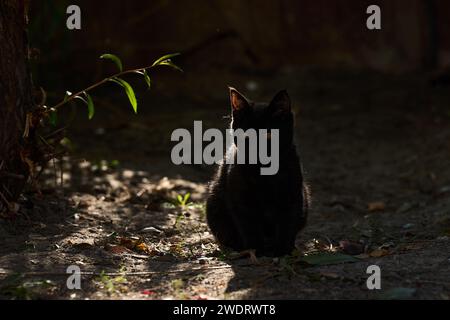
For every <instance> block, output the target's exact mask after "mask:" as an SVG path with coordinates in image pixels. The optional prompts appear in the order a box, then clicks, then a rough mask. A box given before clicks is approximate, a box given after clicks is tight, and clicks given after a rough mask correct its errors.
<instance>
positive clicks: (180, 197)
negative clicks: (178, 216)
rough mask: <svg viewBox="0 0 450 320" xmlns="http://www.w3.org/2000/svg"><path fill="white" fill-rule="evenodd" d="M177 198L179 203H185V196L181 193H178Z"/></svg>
mask: <svg viewBox="0 0 450 320" xmlns="http://www.w3.org/2000/svg"><path fill="white" fill-rule="evenodd" d="M177 200H178V203H179V204H183V197H182V196H181V194H179V195H177Z"/></svg>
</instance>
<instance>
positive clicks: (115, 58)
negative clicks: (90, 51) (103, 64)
mask: <svg viewBox="0 0 450 320" xmlns="http://www.w3.org/2000/svg"><path fill="white" fill-rule="evenodd" d="M100 59H109V60H112V61H114V63H115V64H116V65H117V67H118V68H119V71H120V72H122V70H123V67H122V61H120V59H119V57H118V56H116V55H114V54H111V53H105V54H102V55H101V56H100Z"/></svg>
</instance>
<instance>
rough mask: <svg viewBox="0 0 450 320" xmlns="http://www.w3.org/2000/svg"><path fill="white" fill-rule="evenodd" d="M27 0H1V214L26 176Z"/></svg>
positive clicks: (30, 103) (10, 207)
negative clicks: (24, 134)
mask: <svg viewBox="0 0 450 320" xmlns="http://www.w3.org/2000/svg"><path fill="white" fill-rule="evenodd" d="M26 7H27V1H26V0H0V213H1V212H4V211H5V210H13V209H14V207H15V202H16V201H17V199H18V198H19V196H20V194H21V193H22V191H23V189H24V187H25V184H26V182H27V179H28V176H29V171H30V169H29V165H27V163H26V161H25V159H26V158H27V155H26V148H25V145H26V141H25V139H24V137H23V133H24V130H25V124H26V116H27V113H28V112H30V111H31V109H32V108H33V95H32V89H33V85H32V80H31V74H30V69H29V64H28V39H27V16H26V11H27V10H26Z"/></svg>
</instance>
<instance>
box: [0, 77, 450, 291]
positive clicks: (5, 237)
mask: <svg viewBox="0 0 450 320" xmlns="http://www.w3.org/2000/svg"><path fill="white" fill-rule="evenodd" d="M236 78H237V76H235V78H233V79H236ZM248 79H249V76H248V75H245V74H241V75H239V79H238V80H237V83H238V84H237V85H236V86H237V87H238V88H239V86H238V85H239V84H240V85H242V86H243V88H242V91H244V92H246V91H247V92H248V90H246V84H247V87H248V88H255V84H258V86H257V88H258V89H256V90H255V92H253V93H251V92H249V96H250V97H253V96H260V97H265V98H268V97H269V96H270V95H272V94H274V93H275V92H276V91H277V90H278V89H282V88H283V87H285V86H286V83H288V84H289V86H288V90H289V93H290V95H291V97H292V100H293V101H294V105H295V107H294V110H295V111H296V119H297V124H296V126H297V137H296V138H297V141H298V143H297V144H298V146H299V150H300V154H301V157H302V160H303V165H304V167H305V170H306V175H307V179H308V181H309V184H310V187H311V190H312V199H313V203H312V208H311V211H310V216H309V221H308V226H307V227H306V228H305V230H304V231H303V232H302V233H301V234H300V235H299V237H298V241H297V247H298V250H297V251H296V252H294V253H293V255H292V256H290V257H282V258H279V259H271V258H264V257H261V258H259V259H258V263H257V264H255V263H253V262H252V261H251V260H250V259H249V258H248V257H241V258H239V257H237V255H236V254H235V253H232V252H224V251H222V250H220V249H219V248H218V246H217V244H216V243H215V242H214V239H213V237H212V236H211V234H210V233H209V232H208V228H207V226H206V224H205V206H204V204H205V199H206V190H207V189H206V186H207V183H208V180H209V178H210V177H211V175H212V173H213V171H214V168H213V167H209V166H199V165H196V166H181V167H177V166H174V165H172V164H171V163H170V147H171V142H170V132H171V130H172V129H174V128H178V127H185V128H188V129H190V128H192V125H193V120H203V121H204V123H205V125H207V126H217V127H220V128H224V127H225V126H226V121H228V120H227V119H224V116H226V115H227V113H228V102H227V92H226V88H225V87H224V86H220V87H219V85H218V84H217V83H215V82H213V81H212V82H211V81H210V82H207V81H206V80H205V83H204V84H205V86H206V85H209V87H214V88H216V89H215V91H214V92H213V93H210V94H209V95H208V96H207V97H203V96H202V94H201V93H197V94H196V96H192V92H199V91H195V90H194V89H191V91H190V92H191V95H190V96H188V95H187V94H184V93H183V92H186V90H184V91H183V90H181V89H180V88H173V92H177V94H174V95H169V94H167V95H162V94H161V95H159V94H157V93H158V91H156V93H155V94H154V95H152V96H151V98H149V99H148V100H150V102H148V103H147V102H145V101H144V102H143V103H141V107H140V112H139V115H138V116H134V115H132V113H131V111H130V110H129V109H128V108H125V107H123V106H122V105H120V106H119V107H117V105H119V104H125V103H126V101H125V100H120V99H117V100H116V99H115V97H114V96H107V97H105V98H104V101H103V102H102V107H103V109H102V108H101V107H97V110H98V111H97V113H98V115H96V118H94V120H93V121H92V122H88V121H87V120H85V119H84V118H85V115H84V114H83V115H82V117H79V116H77V120H76V122H75V124H73V125H72V127H71V128H70V129H69V132H68V135H69V137H70V138H71V140H72V143H73V152H72V153H71V154H70V156H69V157H66V158H65V159H64V161H63V162H62V166H63V167H64V170H63V175H62V181H63V183H62V182H61V176H60V170H59V169H60V167H61V163H60V162H56V163H55V164H53V163H51V164H50V166H49V168H48V169H47V170H46V175H45V177H46V180H45V181H42V182H41V185H40V191H41V195H39V194H37V193H35V192H32V191H30V192H27V193H26V194H25V195H24V197H23V199H22V200H21V202H20V209H19V211H18V214H17V216H15V217H9V218H3V219H2V222H1V224H0V241H1V246H0V279H1V281H0V297H1V298H4V299H24V298H25V299H449V298H450V166H449V165H448V164H449V159H450V125H449V124H450V95H449V94H448V92H449V90H450V88H448V87H446V88H431V87H429V86H428V84H427V82H426V81H424V80H423V79H424V78H423V77H414V76H408V77H400V76H398V77H396V76H389V77H388V76H383V75H373V74H363V73H354V74H348V73H347V74H345V75H340V74H339V73H335V74H332V75H330V74H326V75H325V74H322V73H320V72H317V73H315V72H311V73H308V74H305V75H296V74H293V73H292V72H281V73H277V74H275V75H270V76H269V75H260V76H258V77H256V78H255V77H254V76H253V77H252V81H253V82H252V83H248ZM255 79H256V80H255ZM198 86H199V87H200V84H199V85H198ZM166 91H167V92H170V89H166ZM155 110H157V111H155ZM81 118H82V119H81ZM55 168H56V169H57V170H55ZM187 194H189V197H187V196H186V198H185V195H187ZM179 196H180V197H179ZM185 200H186V201H185ZM70 265H77V266H79V267H80V269H81V272H82V277H81V287H82V289H81V290H69V289H68V288H67V286H66V280H67V277H68V274H67V273H66V269H67V267H68V266H70ZM369 265H377V266H379V267H380V268H381V290H368V288H367V286H366V280H367V278H368V277H369V274H367V272H366V271H367V267H368V266H369Z"/></svg>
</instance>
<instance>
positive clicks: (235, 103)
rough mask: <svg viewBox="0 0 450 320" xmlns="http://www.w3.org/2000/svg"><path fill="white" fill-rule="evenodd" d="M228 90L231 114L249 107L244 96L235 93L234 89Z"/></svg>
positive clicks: (237, 92)
mask: <svg viewBox="0 0 450 320" xmlns="http://www.w3.org/2000/svg"><path fill="white" fill-rule="evenodd" d="M229 89H230V102H231V110H232V111H233V113H235V112H239V111H242V110H244V109H246V108H249V107H250V104H249V102H248V100H247V98H246V97H244V95H242V94H241V93H240V92H239V91H237V90H236V89H235V88H231V87H229Z"/></svg>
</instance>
